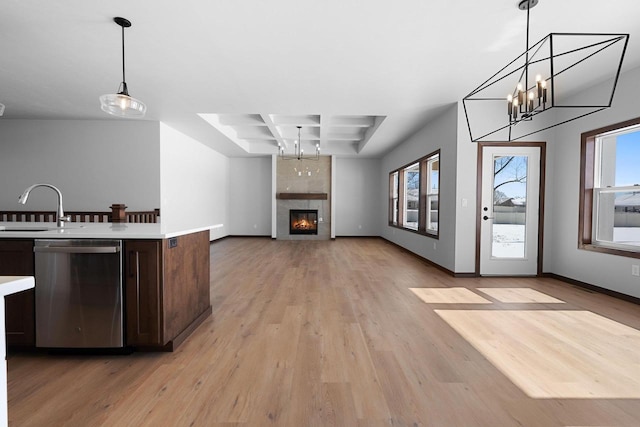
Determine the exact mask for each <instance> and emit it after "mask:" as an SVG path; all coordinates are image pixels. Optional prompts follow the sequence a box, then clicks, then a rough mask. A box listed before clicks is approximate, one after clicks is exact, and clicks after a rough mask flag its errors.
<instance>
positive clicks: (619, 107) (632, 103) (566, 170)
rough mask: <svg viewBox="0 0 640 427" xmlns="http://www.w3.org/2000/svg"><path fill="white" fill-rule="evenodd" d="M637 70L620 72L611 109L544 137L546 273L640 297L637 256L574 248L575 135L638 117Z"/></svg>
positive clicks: (577, 176) (639, 82) (577, 181)
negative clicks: (547, 231) (548, 230)
mask: <svg viewBox="0 0 640 427" xmlns="http://www.w3.org/2000/svg"><path fill="white" fill-rule="evenodd" d="M639 99H640V68H636V69H634V70H631V71H629V72H626V73H624V74H622V75H621V79H620V81H619V83H618V88H617V90H616V94H615V97H614V101H613V107H612V108H610V109H608V110H605V111H602V112H600V113H597V114H593V115H591V116H588V117H584V118H582V119H579V120H576V121H573V122H570V123H567V124H565V125H563V126H559V127H557V128H554V132H553V133H552V134H551V135H549V137H548V141H549V142H548V144H547V162H548V163H547V167H548V168H550V169H551V173H550V175H547V192H548V193H549V195H550V197H548V198H547V200H548V206H547V207H546V216H545V222H546V224H545V227H547V226H551V227H552V229H553V233H552V234H550V235H547V236H548V237H547V236H545V237H546V238H547V240H546V243H545V271H548V272H552V273H556V274H559V275H562V276H565V277H569V278H572V279H576V280H580V281H583V282H586V283H590V284H593V285H597V286H600V287H603V288H607V289H611V290H614V291H617V292H621V293H625V294H628V295H632V296H635V297H640V278H638V277H635V276H632V275H631V266H632V265H637V264H640V260H638V259H635V258H628V257H623V256H615V255H608V254H600V253H595V252H590V251H585V250H579V249H578V209H579V206H578V203H579V200H578V196H579V188H580V134H581V133H583V132H587V131H590V130H593V129H597V128H600V127H603V126H607V125H610V124H614V123H618V122H622V121H625V120H628V119H632V118H635V117H638V116H640V102H638V100H639ZM639 162H640V159H639Z"/></svg>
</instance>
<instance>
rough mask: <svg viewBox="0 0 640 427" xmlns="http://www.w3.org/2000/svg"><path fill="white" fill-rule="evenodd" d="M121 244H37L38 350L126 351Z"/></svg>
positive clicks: (70, 242)
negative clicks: (109, 349) (88, 349)
mask: <svg viewBox="0 0 640 427" xmlns="http://www.w3.org/2000/svg"><path fill="white" fill-rule="evenodd" d="M121 249H122V241H121V240H87V239H82V240H62V239H49V240H42V239H39V240H36V241H35V245H34V248H33V251H34V252H35V270H36V271H35V277H36V291H35V292H36V302H35V304H36V307H35V308H36V347H45V348H119V347H123V345H124V338H123V335H124V334H123V314H122V305H123V304H122V251H121Z"/></svg>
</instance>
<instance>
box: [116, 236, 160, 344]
mask: <svg viewBox="0 0 640 427" xmlns="http://www.w3.org/2000/svg"><path fill="white" fill-rule="evenodd" d="M124 247H125V261H124V265H125V279H124V283H125V295H126V299H125V307H126V320H125V323H126V325H127V326H126V343H127V345H131V346H162V345H164V344H165V342H164V337H163V333H162V332H163V331H162V241H161V240H127V241H125V244H124Z"/></svg>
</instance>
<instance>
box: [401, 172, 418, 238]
mask: <svg viewBox="0 0 640 427" xmlns="http://www.w3.org/2000/svg"><path fill="white" fill-rule="evenodd" d="M403 172H404V174H403V175H404V181H403V183H404V186H403V187H404V188H403V191H404V197H403V198H402V199H403V202H404V203H403V204H402V218H403V219H404V221H403V223H402V225H404V226H405V227H406V228H410V229H412V230H417V229H418V202H419V201H420V164H419V163H414V164H412V165H411V166H407V167H406V168H404V171H403Z"/></svg>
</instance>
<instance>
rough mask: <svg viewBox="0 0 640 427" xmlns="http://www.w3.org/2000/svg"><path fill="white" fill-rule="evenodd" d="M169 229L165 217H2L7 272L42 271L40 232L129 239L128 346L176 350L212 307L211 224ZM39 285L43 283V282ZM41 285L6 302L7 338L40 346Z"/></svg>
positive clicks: (2, 261) (0, 248)
mask: <svg viewBox="0 0 640 427" xmlns="http://www.w3.org/2000/svg"><path fill="white" fill-rule="evenodd" d="M210 228H211V227H198V228H190V229H174V230H167V229H165V228H163V227H162V224H135V223H133V224H132V223H124V224H116V223H70V224H68V225H66V226H65V227H64V228H57V227H55V226H53V227H52V224H51V223H35V222H31V223H24V222H23V223H15V222H0V275H21V276H33V275H35V263H34V253H33V248H34V241H35V240H36V239H98V240H99V239H118V240H122V242H123V250H122V261H123V264H122V271H123V274H122V276H123V307H124V319H125V320H124V335H125V346H127V347H132V348H134V349H136V350H151V351H173V350H174V349H175V348H176V347H177V346H178V345H179V344H180V343H182V342H183V341H184V340H185V339H186V338H187V337H188V336H189V334H190V333H191V332H193V330H194V329H195V328H196V327H197V326H198V325H199V324H200V323H202V321H204V319H206V318H207V317H208V316H209V315H210V314H211V303H210V294H209V268H210V266H209V230H210ZM37 286H38V284H37V283H36V287H37ZM34 301H35V299H34V291H33V290H29V291H24V292H21V293H19V294H16V295H13V296H10V297H8V298H7V301H6V323H7V325H6V326H7V344H8V346H9V347H10V348H12V347H19V348H34V347H35V330H34V325H35V321H34V318H35V303H34Z"/></svg>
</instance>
